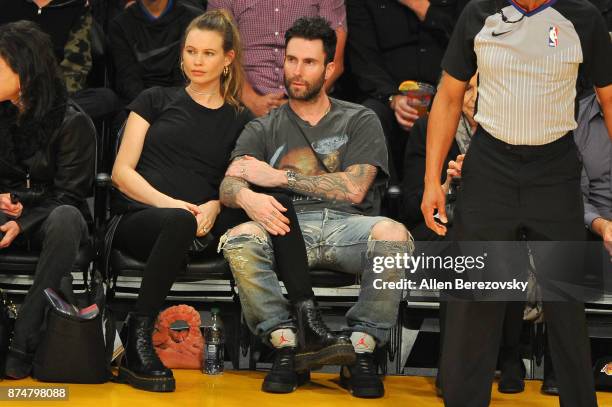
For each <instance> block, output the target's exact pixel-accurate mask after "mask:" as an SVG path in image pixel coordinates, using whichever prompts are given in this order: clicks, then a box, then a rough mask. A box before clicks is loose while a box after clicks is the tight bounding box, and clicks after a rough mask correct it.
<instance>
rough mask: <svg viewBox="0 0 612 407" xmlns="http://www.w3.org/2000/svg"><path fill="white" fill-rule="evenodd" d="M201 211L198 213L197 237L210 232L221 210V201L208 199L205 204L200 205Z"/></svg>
mask: <svg viewBox="0 0 612 407" xmlns="http://www.w3.org/2000/svg"><path fill="white" fill-rule="evenodd" d="M198 209H199V210H200V213H199V214H197V215H196V220H197V221H198V230H197V232H196V236H197V237H202V236H205V235H206V234H208V233H209V232H210V231H211V229H212V227H213V226H214V224H215V221H216V220H217V216H219V212H221V203H220V202H219V201H217V200H214V201H208V202H206V203H205V204H202V205H200V206H198Z"/></svg>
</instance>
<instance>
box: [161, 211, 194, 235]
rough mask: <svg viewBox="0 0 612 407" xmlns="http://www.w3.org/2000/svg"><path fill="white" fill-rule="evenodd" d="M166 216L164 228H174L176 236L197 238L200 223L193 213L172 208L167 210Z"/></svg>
mask: <svg viewBox="0 0 612 407" xmlns="http://www.w3.org/2000/svg"><path fill="white" fill-rule="evenodd" d="M164 215H165V216H164V227H165V228H172V230H173V231H174V233H176V236H187V237H189V238H193V237H194V236H195V233H196V229H197V227H198V222H197V220H196V218H195V216H193V214H192V213H191V212H189V211H186V210H184V209H178V208H176V209H175V208H172V209H167V210H166V211H165V214H164Z"/></svg>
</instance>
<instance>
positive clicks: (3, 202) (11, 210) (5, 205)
mask: <svg viewBox="0 0 612 407" xmlns="http://www.w3.org/2000/svg"><path fill="white" fill-rule="evenodd" d="M0 211H2V212H4V214H5V215H8V216H10V217H11V218H15V219H17V218H18V217H20V216H21V212H23V205H22V204H21V202H17V203H15V204H14V203H12V202H11V194H8V193H6V194H0Z"/></svg>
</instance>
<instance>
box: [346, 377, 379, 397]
mask: <svg viewBox="0 0 612 407" xmlns="http://www.w3.org/2000/svg"><path fill="white" fill-rule="evenodd" d="M340 386H342V387H344V388H345V389H347V390H348V391H349V393H351V395H352V396H354V397H358V398H360V399H378V398H381V397H383V396H384V395H385V390H384V388H382V389H381V388H379V387H362V388H353V387H352V386H351V385H350V383H349V379H348V378H346V377H344V376H342V375H341V376H340Z"/></svg>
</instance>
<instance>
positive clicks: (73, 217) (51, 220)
mask: <svg viewBox="0 0 612 407" xmlns="http://www.w3.org/2000/svg"><path fill="white" fill-rule="evenodd" d="M84 227H86V225H85V219H83V215H82V214H81V211H79V210H78V209H77V208H76V207H74V206H72V205H61V206H58V207H56V208H55V209H53V210H52V211H51V213H50V214H49V216H47V219H46V220H45V228H46V230H47V231H48V232H51V233H53V232H59V233H62V234H66V233H73V234H79V233H80V232H81V229H82V228H84Z"/></svg>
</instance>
